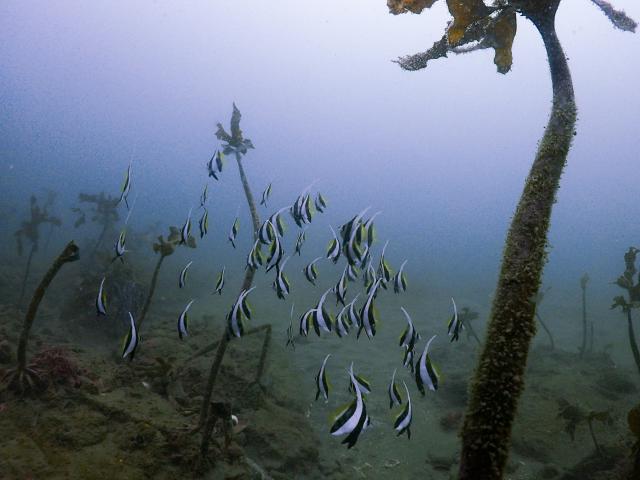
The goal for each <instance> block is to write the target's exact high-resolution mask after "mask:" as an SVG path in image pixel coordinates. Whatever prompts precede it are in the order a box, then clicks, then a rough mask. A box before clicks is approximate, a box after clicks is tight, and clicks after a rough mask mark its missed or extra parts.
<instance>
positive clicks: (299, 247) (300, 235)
mask: <svg viewBox="0 0 640 480" xmlns="http://www.w3.org/2000/svg"><path fill="white" fill-rule="evenodd" d="M306 238H307V234H306V233H305V231H304V230H302V231H301V232H300V233H298V238H296V248H295V253H297V254H298V256H300V255H302V245H303V244H304V241H305V240H306Z"/></svg>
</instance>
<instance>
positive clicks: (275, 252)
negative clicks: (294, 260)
mask: <svg viewBox="0 0 640 480" xmlns="http://www.w3.org/2000/svg"><path fill="white" fill-rule="evenodd" d="M283 256H284V249H283V248H282V242H281V241H280V237H279V236H278V235H276V236H275V238H274V239H273V242H271V245H269V253H268V254H267V260H266V263H265V266H266V268H267V272H270V271H271V270H272V269H273V268H274V267H275V266H276V265H279V264H280V261H281V260H282V257H283Z"/></svg>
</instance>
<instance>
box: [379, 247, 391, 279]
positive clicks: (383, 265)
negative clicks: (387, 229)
mask: <svg viewBox="0 0 640 480" xmlns="http://www.w3.org/2000/svg"><path fill="white" fill-rule="evenodd" d="M388 245H389V240H387V241H386V242H385V244H384V247H382V255H380V263H379V264H378V278H381V279H382V282H381V285H382V288H384V289H386V288H387V283H389V282H390V281H391V276H392V272H391V267H390V266H389V262H387V259H386V257H385V252H386V250H387V246H388Z"/></svg>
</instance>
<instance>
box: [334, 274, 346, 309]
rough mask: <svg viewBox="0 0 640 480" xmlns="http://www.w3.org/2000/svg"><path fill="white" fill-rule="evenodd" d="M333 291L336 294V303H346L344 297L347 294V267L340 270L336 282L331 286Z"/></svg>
mask: <svg viewBox="0 0 640 480" xmlns="http://www.w3.org/2000/svg"><path fill="white" fill-rule="evenodd" d="M333 293H335V294H336V305H337V304H338V303H342V305H346V302H345V297H346V296H347V267H345V269H344V270H343V271H342V275H340V279H339V280H338V283H336V285H335V287H333Z"/></svg>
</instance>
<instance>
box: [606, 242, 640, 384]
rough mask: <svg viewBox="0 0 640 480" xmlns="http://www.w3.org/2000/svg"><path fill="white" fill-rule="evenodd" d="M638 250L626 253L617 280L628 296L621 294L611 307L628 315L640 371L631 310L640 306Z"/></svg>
mask: <svg viewBox="0 0 640 480" xmlns="http://www.w3.org/2000/svg"><path fill="white" fill-rule="evenodd" d="M639 251H640V250H638V249H637V248H635V247H629V250H627V253H625V254H624V264H625V270H624V273H623V274H622V275H620V276H619V277H618V279H617V280H616V282H615V283H616V285H618V286H619V287H620V288H623V289H625V290H626V291H627V297H626V298H625V297H624V296H622V295H620V296H617V297H615V298H614V299H613V305H611V308H620V309H621V310H622V313H624V314H625V315H626V316H627V333H628V335H629V345H630V346H631V353H632V354H633V360H634V361H635V363H636V367H638V372H639V373H640V351H639V350H638V343H637V341H636V334H635V331H634V328H633V318H632V316H631V311H632V310H633V309H637V308H640V275H639V276H638V278H637V279H636V280H635V281H634V279H633V277H634V275H635V274H636V273H637V271H638V270H637V269H636V257H637V256H638V252H639Z"/></svg>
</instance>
